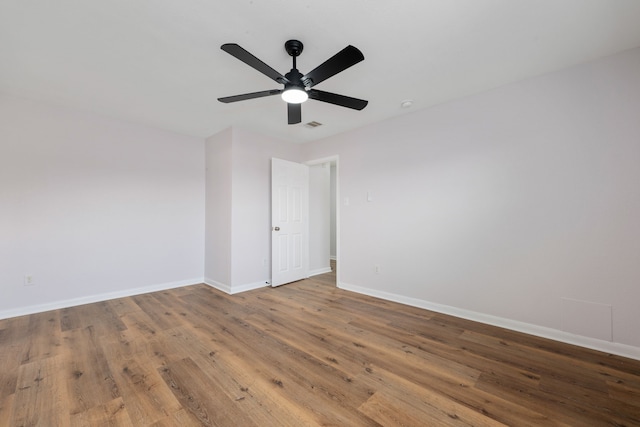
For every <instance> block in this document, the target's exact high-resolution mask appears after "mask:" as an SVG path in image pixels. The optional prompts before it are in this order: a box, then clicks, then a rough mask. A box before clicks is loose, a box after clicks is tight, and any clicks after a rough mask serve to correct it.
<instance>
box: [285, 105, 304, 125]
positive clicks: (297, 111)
mask: <svg viewBox="0 0 640 427" xmlns="http://www.w3.org/2000/svg"><path fill="white" fill-rule="evenodd" d="M287 116H288V117H289V124H290V125H295V124H296V123H300V122H301V121H302V104H291V103H287Z"/></svg>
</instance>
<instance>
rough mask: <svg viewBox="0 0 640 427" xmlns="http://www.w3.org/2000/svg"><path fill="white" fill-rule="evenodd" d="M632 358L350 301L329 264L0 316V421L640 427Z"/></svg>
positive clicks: (639, 368) (157, 426) (639, 369)
mask: <svg viewBox="0 0 640 427" xmlns="http://www.w3.org/2000/svg"><path fill="white" fill-rule="evenodd" d="M639 402H640V361H637V360H632V359H628V358H624V357H619V356H614V355H610V354H605V353H601V352H597V351H594V350H589V349H583V348H580V347H576V346H572V345H567V344H562V343H558V342H554V341H551V340H546V339H543V338H540V337H532V336H530V335H525V334H521V333H518V332H515V331H509V330H505V329H502V328H497V327H494V326H490V325H485V324H480V323H475V322H471V321H468V320H464V319H459V318H455V317H451V316H447V315H444V314H440V313H434V312H430V311H427V310H422V309H419V308H416V307H407V306H404V305H401V304H398V303H394V302H390V301H383V300H380V299H376V298H374V297H369V296H364V295H358V294H356V293H353V292H348V291H344V290H341V289H338V288H336V286H335V272H332V273H328V274H325V275H320V276H316V277H314V278H312V279H307V280H303V281H300V282H296V283H293V284H289V285H286V286H283V287H278V288H261V289H257V290H254V291H250V292H245V293H242V294H238V295H227V294H224V293H222V292H219V291H217V290H216V289H213V288H211V287H209V286H206V285H194V286H187V287H183V288H178V289H171V290H166V291H161V292H155V293H151V294H146V295H138V296H134V297H129V298H120V299H115V300H110V301H105V302H101V303H96V304H88V305H84V306H78V307H71V308H66V309H62V310H54V311H51V312H47V313H39V314H36V315H31V316H22V317H16V318H13V319H4V320H0V427H4V426H11V427H13V426H22V425H25V426H26V425H34V426H38V425H42V426H52V425H60V426H127V427H128V426H135V427H150V426H153V427H165V426H178V425H179V426H186V427H190V426H194V427H195V426H203V425H204V426H207V425H211V426H214V425H215V426H229V425H232V426H237V425H247V426H253V425H256V426H278V427H282V426H284V427H288V426H292V427H293V426H295V427H298V426H319V425H335V426H351V425H353V426H356V425H357V426H381V425H385V426H393V425H405V426H407V425H420V426H424V425H434V426H440V425H442V426H487V427H489V426H491V427H494V426H500V425H509V426H617V427H622V426H626V427H631V426H640V403H639Z"/></svg>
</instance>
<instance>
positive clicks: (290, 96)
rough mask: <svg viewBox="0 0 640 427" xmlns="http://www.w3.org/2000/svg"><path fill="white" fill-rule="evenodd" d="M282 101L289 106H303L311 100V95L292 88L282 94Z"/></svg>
mask: <svg viewBox="0 0 640 427" xmlns="http://www.w3.org/2000/svg"><path fill="white" fill-rule="evenodd" d="M282 99H283V100H284V101H285V102H288V103H289V104H302V103H303V102H304V101H306V100H307V99H309V94H308V93H307V91H306V90H304V89H300V88H297V87H292V88H289V89H286V90H285V91H284V92H282Z"/></svg>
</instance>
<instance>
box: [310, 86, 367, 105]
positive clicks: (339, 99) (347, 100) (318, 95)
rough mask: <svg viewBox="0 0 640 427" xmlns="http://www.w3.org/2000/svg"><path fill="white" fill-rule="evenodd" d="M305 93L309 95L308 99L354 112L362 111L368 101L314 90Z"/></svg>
mask: <svg viewBox="0 0 640 427" xmlns="http://www.w3.org/2000/svg"><path fill="white" fill-rule="evenodd" d="M307 93H308V94H309V98H311V99H315V100H316V101H322V102H328V103H330V104H335V105H339V106H341V107H347V108H353V109H354V110H362V109H363V108H364V107H366V106H367V104H368V103H369V101H365V100H364V99H358V98H351V97H350V96H344V95H338V94H337V93H331V92H325V91H322V90H316V89H310V90H308V91H307Z"/></svg>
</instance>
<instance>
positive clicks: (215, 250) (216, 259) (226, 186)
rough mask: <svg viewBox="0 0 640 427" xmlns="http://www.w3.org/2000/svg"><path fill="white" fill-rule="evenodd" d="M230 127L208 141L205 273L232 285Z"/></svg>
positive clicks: (209, 278) (208, 277) (214, 280)
mask: <svg viewBox="0 0 640 427" xmlns="http://www.w3.org/2000/svg"><path fill="white" fill-rule="evenodd" d="M232 142H233V133H232V131H231V129H227V130H225V131H223V132H220V133H218V134H216V135H213V136H211V137H209V138H207V141H206V155H205V162H206V178H205V181H206V182H205V188H206V196H205V199H206V215H205V216H206V219H205V254H204V260H205V261H204V276H205V281H206V282H207V283H209V284H214V283H217V286H218V287H220V288H222V289H225V290H227V291H229V289H227V288H225V286H226V287H228V286H230V285H231V175H232V168H231V166H232V164H231V150H232Z"/></svg>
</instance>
